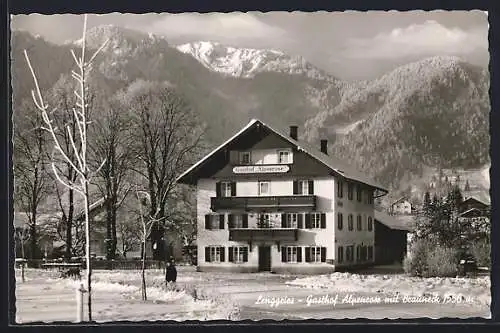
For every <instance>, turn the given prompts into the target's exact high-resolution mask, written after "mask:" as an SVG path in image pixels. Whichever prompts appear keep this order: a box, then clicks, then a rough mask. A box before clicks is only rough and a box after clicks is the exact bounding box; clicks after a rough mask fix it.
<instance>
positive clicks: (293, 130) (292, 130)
mask: <svg viewBox="0 0 500 333" xmlns="http://www.w3.org/2000/svg"><path fill="white" fill-rule="evenodd" d="M290 137H291V138H292V139H294V140H297V138H298V126H290Z"/></svg>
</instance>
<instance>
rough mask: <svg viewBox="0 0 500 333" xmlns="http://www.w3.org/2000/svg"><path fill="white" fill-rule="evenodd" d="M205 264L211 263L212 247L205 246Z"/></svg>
mask: <svg viewBox="0 0 500 333" xmlns="http://www.w3.org/2000/svg"><path fill="white" fill-rule="evenodd" d="M205 262H210V247H209V246H205Z"/></svg>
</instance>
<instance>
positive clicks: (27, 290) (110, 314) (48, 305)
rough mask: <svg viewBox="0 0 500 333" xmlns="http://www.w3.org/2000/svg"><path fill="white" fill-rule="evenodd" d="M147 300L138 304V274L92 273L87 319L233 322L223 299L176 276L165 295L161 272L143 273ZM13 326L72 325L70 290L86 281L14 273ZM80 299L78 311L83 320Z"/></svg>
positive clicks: (234, 315)
mask: <svg viewBox="0 0 500 333" xmlns="http://www.w3.org/2000/svg"><path fill="white" fill-rule="evenodd" d="M146 277H147V282H146V283H147V297H148V300H147V301H146V302H143V301H142V300H141V289H140V286H141V283H140V281H141V276H140V271H139V272H138V271H98V270H96V271H94V272H93V277H92V295H93V299H92V305H93V318H92V319H93V320H95V321H97V322H105V321H119V320H127V321H142V320H151V321H154V320H176V321H184V320H217V319H237V316H238V312H237V311H238V309H237V307H236V306H235V305H234V304H233V303H232V302H231V301H229V300H227V299H225V298H222V297H217V295H216V294H215V293H213V292H212V293H210V294H209V293H208V292H205V291H203V290H202V289H200V288H199V287H198V286H197V285H195V284H193V283H192V282H196V279H195V278H194V277H192V276H189V275H186V276H179V279H178V281H177V289H178V291H167V290H166V288H165V286H164V283H165V282H164V281H165V280H164V275H163V271H162V270H148V271H147V275H146ZM16 281H17V283H16V308H17V309H16V310H17V311H16V322H18V323H25V322H34V321H42V322H53V321H74V320H75V318H76V289H77V288H78V287H79V286H80V283H83V285H84V287H85V286H86V281H85V280H82V281H78V280H73V279H61V278H59V273H58V272H57V271H47V270H36V269H27V270H26V271H25V282H24V283H23V282H21V276H20V272H19V271H17V270H16ZM86 300H87V297H86V295H84V301H85V304H84V310H85V312H84V313H85V316H86V309H87V308H86Z"/></svg>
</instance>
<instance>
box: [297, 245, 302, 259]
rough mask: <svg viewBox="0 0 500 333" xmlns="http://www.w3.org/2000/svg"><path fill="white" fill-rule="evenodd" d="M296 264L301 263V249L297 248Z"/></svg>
mask: <svg viewBox="0 0 500 333" xmlns="http://www.w3.org/2000/svg"><path fill="white" fill-rule="evenodd" d="M297 262H302V247H301V246H297Z"/></svg>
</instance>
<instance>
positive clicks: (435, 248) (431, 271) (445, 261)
mask: <svg viewBox="0 0 500 333" xmlns="http://www.w3.org/2000/svg"><path fill="white" fill-rule="evenodd" d="M458 254H459V251H458V249H453V248H449V247H445V246H442V245H439V244H438V243H437V242H436V241H434V240H428V239H416V240H415V241H414V242H413V243H412V245H411V247H410V252H409V253H408V255H407V256H406V257H405V259H404V261H403V269H404V271H405V273H407V274H409V275H411V276H418V277H431V276H432V277H450V276H456V274H457V272H458V266H457V264H458Z"/></svg>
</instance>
